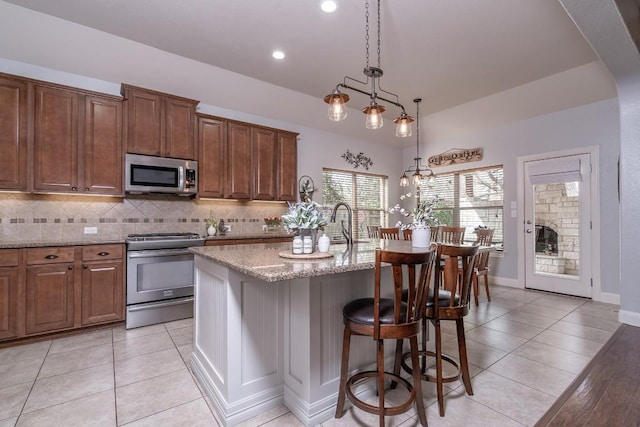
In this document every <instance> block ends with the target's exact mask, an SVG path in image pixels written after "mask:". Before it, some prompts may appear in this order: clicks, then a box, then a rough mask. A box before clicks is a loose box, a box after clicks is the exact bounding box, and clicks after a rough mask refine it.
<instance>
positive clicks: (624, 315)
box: [618, 310, 640, 326]
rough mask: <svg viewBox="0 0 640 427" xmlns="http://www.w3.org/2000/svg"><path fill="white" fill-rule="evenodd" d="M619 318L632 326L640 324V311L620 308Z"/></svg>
mask: <svg viewBox="0 0 640 427" xmlns="http://www.w3.org/2000/svg"><path fill="white" fill-rule="evenodd" d="M618 320H619V321H620V322H621V323H626V324H627V325H631V326H640V313H637V312H635V311H627V310H620V312H619V313H618Z"/></svg>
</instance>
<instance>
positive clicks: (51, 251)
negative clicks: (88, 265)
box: [27, 246, 75, 265]
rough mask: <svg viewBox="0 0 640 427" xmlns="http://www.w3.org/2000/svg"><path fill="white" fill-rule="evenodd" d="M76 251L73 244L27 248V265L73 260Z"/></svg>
mask: <svg viewBox="0 0 640 427" xmlns="http://www.w3.org/2000/svg"><path fill="white" fill-rule="evenodd" d="M74 252H75V249H74V248H73V246H68V247H48V248H37V249H36V248H34V249H27V265H35V264H57V263H62V262H73V261H74V258H75V256H74Z"/></svg>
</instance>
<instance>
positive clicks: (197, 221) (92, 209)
mask: <svg viewBox="0 0 640 427" xmlns="http://www.w3.org/2000/svg"><path fill="white" fill-rule="evenodd" d="M209 211H213V214H214V216H215V217H216V219H218V220H220V219H224V221H225V223H226V224H227V225H230V226H231V231H230V232H229V233H227V234H228V235H229V236H234V235H237V236H243V235H255V234H261V233H262V225H263V224H264V221H263V218H264V217H266V216H280V215H282V214H284V213H286V212H287V204H286V203H285V202H240V201H232V200H229V201H227V200H220V201H218V200H199V199H186V200H185V199H182V198H179V197H178V196H155V195H153V196H127V197H126V198H116V197H89V196H64V195H38V194H19V193H5V194H0V242H20V241H24V242H30V241H49V240H50V241H59V242H77V241H83V240H86V241H100V240H114V239H116V240H117V239H124V238H125V237H126V236H127V235H128V234H131V233H166V232H192V233H198V234H201V235H205V234H206V232H205V228H206V225H205V220H206V219H207V218H208V217H209ZM85 227H97V229H98V233H97V234H84V228H85Z"/></svg>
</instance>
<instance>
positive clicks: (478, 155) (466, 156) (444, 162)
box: [429, 148, 482, 168]
mask: <svg viewBox="0 0 640 427" xmlns="http://www.w3.org/2000/svg"><path fill="white" fill-rule="evenodd" d="M480 160H482V148H468V149H459V148H453V149H451V150H449V151H445V152H444V153H442V154H436V155H435V156H431V157H429V167H430V168H432V167H437V166H448V165H455V164H458V163H469V162H478V161H480Z"/></svg>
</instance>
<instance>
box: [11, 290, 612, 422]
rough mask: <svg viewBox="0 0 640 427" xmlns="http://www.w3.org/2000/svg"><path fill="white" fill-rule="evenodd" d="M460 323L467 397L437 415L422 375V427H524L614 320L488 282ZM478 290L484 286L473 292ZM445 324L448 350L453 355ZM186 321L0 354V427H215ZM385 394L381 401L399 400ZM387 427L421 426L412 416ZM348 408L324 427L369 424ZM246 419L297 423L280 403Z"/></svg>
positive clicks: (584, 305)
mask: <svg viewBox="0 0 640 427" xmlns="http://www.w3.org/2000/svg"><path fill="white" fill-rule="evenodd" d="M491 292H492V301H491V302H487V301H486V298H485V299H483V300H482V301H481V303H480V306H479V307H474V306H473V305H472V310H471V312H470V313H469V315H468V316H467V317H466V318H465V323H466V324H465V330H466V332H467V334H466V335H467V346H468V353H469V361H470V363H471V364H472V366H471V372H472V376H473V379H472V384H473V390H474V395H473V396H468V395H466V394H465V392H464V387H462V386H461V384H460V383H459V382H458V383H452V384H451V387H447V389H446V393H447V395H446V396H445V405H446V415H445V416H444V417H440V416H439V414H438V408H437V402H436V394H435V387H434V386H433V384H429V383H424V382H423V390H424V393H425V403H426V404H427V405H428V409H427V418H428V421H429V425H430V426H432V427H433V426H435V427H437V426H463V425H464V426H473V425H478V426H487V425H491V426H522V425H527V426H530V425H533V424H534V423H535V422H536V421H537V420H538V419H539V418H540V417H541V416H542V415H543V414H544V413H545V412H546V410H547V409H548V408H549V407H550V406H551V405H552V404H553V402H554V401H555V400H556V399H557V397H558V396H559V395H560V394H561V393H562V392H563V390H564V389H565V388H566V387H567V386H568V385H569V384H570V383H571V381H573V379H574V378H575V377H576V375H577V374H578V373H579V372H580V371H581V370H582V368H584V367H585V366H586V365H587V364H588V363H589V361H590V360H591V358H592V357H593V356H594V355H595V354H596V353H597V352H598V350H599V349H600V348H601V347H602V345H603V344H604V343H605V342H606V341H607V339H608V338H609V337H610V336H611V335H612V333H613V332H614V331H615V330H616V328H617V327H618V325H619V324H618V321H617V318H618V313H617V306H613V305H609V304H602V303H596V302H591V301H588V300H584V299H579V298H571V297H564V296H558V295H552V294H547V293H541V292H535V291H526V290H520V289H512V288H506V287H499V286H493V287H492V291H491ZM482 294H483V296H484V292H482ZM452 326H453V325H444V326H443V330H444V334H443V341H444V350H445V352H447V353H449V354H452V355H456V356H457V346H456V341H455V335H453V334H454V331H455V328H454V327H452ZM192 335H193V322H192V319H186V320H180V321H176V322H170V323H165V324H161V325H154V326H148V327H144V328H138V329H132V330H126V329H124V328H123V327H118V328H114V329H108V330H101V331H96V332H91V333H86V334H82V335H77V336H73V337H67V338H60V339H55V340H50V341H43V342H38V343H33V344H25V345H20V346H15V347H10V348H6V349H1V350H0V427H8V426H65V427H67V426H82V427H86V426H100V427H102V426H105V427H110V426H122V425H126V426H130V427H134V426H135V427H138V426H189V427H193V426H217V425H219V424H218V422H217V421H216V418H215V416H214V414H213V413H212V411H211V409H210V406H209V404H208V402H207V400H208V399H206V398H204V397H203V393H202V391H201V390H200V388H199V387H198V385H197V384H196V382H195V380H194V378H193V376H192V375H191V372H190V369H189V357H190V353H191V348H192V347H191V346H192ZM402 394H403V391H400V390H394V391H393V392H392V393H390V394H389V396H390V399H392V400H394V399H400V398H401V397H402V396H401V395H402ZM387 421H388V423H387V425H389V426H398V425H402V426H403V427H409V426H414V425H418V423H417V421H416V417H415V412H414V411H410V412H407V413H405V414H401V415H398V416H395V417H389V418H388V420H387ZM375 424H377V421H376V418H375V417H374V416H372V415H370V414H367V413H364V412H362V411H360V410H358V409H349V410H348V411H347V413H346V414H345V415H344V416H343V417H342V418H341V419H331V420H329V421H327V422H325V423H323V426H324V427H328V426H368V425H375ZM242 425H243V427H247V426H267V427H274V426H300V425H301V423H300V422H299V421H298V420H297V419H296V418H295V417H294V416H293V415H292V414H291V413H290V412H289V411H288V410H287V409H286V408H284V407H281V408H277V409H274V410H272V411H269V412H266V413H264V414H261V415H260V416H258V417H256V418H254V419H251V420H249V421H247V422H245V423H243V424H242Z"/></svg>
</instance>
